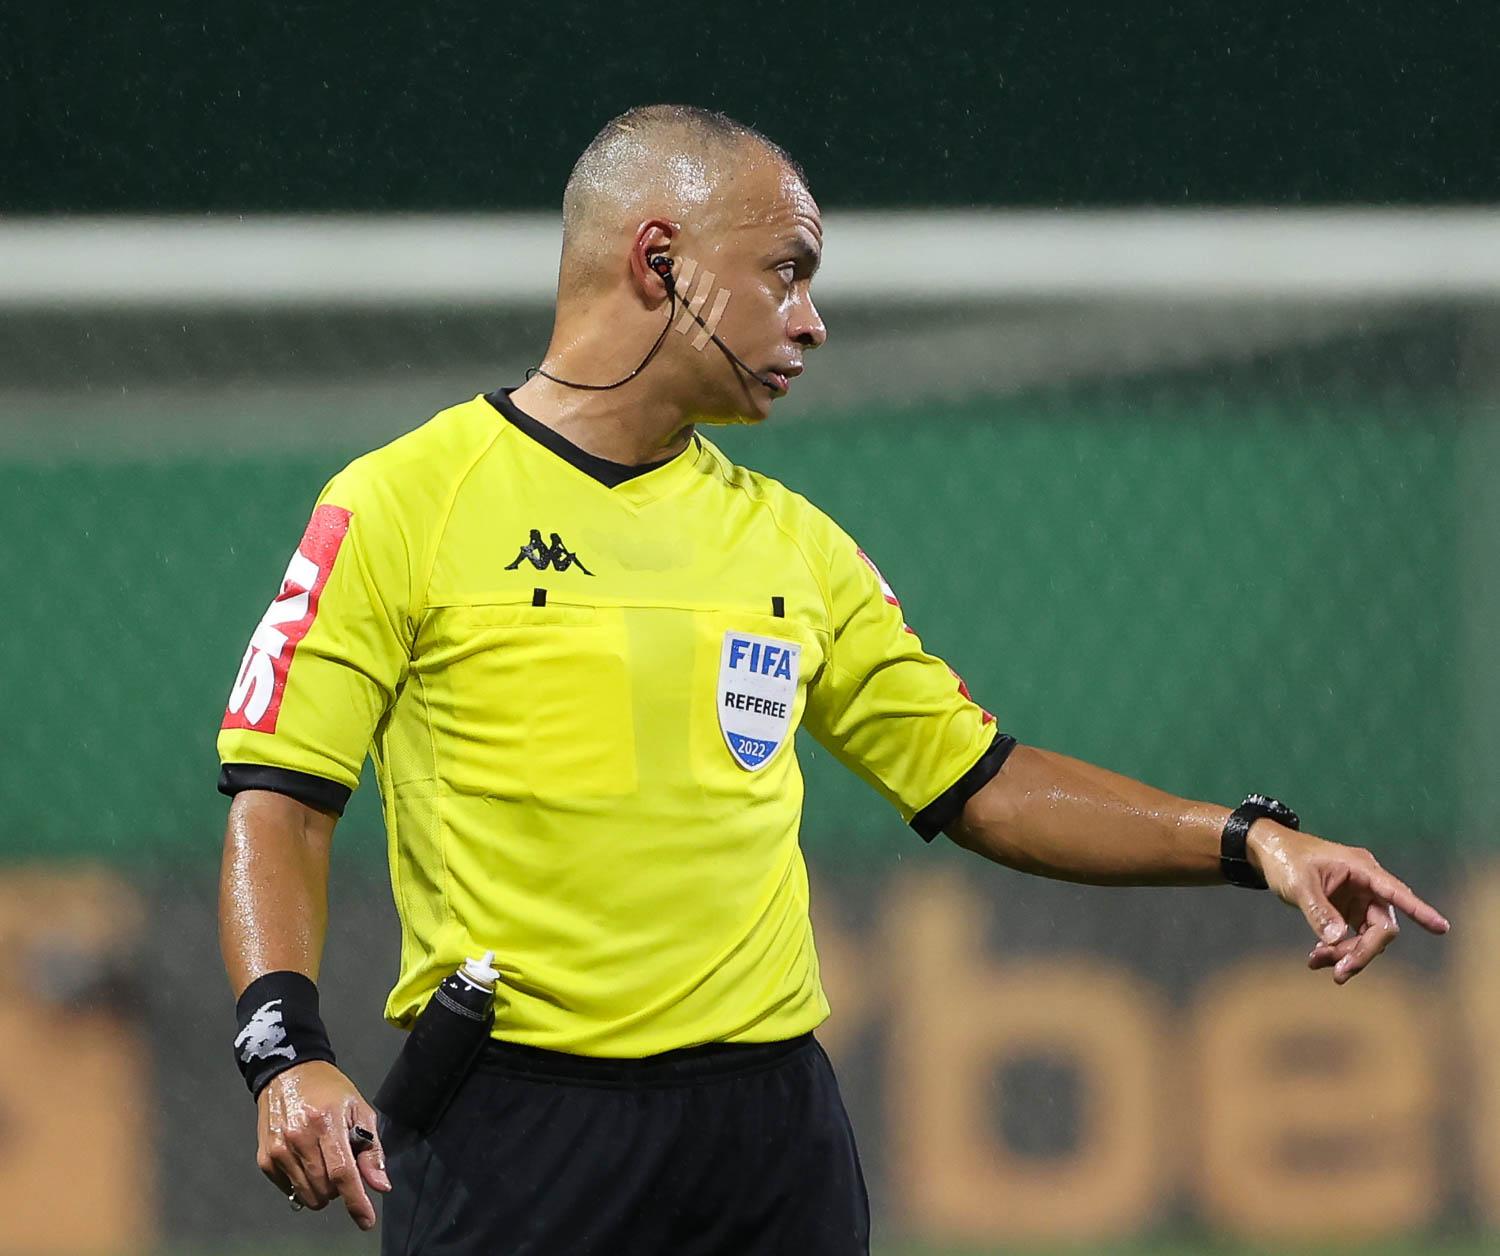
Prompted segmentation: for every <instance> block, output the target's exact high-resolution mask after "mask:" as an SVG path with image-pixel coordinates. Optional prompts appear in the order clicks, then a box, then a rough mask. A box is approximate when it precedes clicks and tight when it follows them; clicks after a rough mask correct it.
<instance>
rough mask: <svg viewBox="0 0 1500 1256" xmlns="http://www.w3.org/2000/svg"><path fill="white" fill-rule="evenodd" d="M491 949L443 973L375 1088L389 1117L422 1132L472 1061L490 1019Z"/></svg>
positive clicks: (450, 1098)
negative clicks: (398, 1052)
mask: <svg viewBox="0 0 1500 1256" xmlns="http://www.w3.org/2000/svg"><path fill="white" fill-rule="evenodd" d="M492 958H493V955H492V954H489V955H486V956H485V957H484V959H483V960H472V959H471V960H469V961H468V962H467V963H466V964H465V965H464V966H463V967H462V968H460V969H459V970H458V971H457V972H454V973H450V974H449V975H448V976H447V977H445V978H444V979H443V984H442V985H440V986H439V987H438V988H437V990H436V991H435V992H434V993H433V996H432V998H431V999H429V1000H428V1001H427V1006H426V1007H424V1008H423V1009H422V1011H421V1014H420V1015H419V1016H418V1017H417V1021H416V1024H415V1025H413V1026H412V1029H411V1032H410V1033H409V1034H408V1035H407V1038H406V1042H405V1043H404V1044H403V1045H402V1047H401V1052H400V1054H399V1055H397V1056H396V1062H395V1063H394V1064H392V1065H391V1071H390V1072H389V1073H387V1074H386V1078H385V1081H383V1082H382V1083H381V1084H380V1089H379V1090H378V1091H376V1093H375V1107H376V1109H377V1110H378V1111H380V1112H382V1113H384V1114H385V1115H386V1116H387V1117H389V1118H390V1119H391V1120H392V1121H395V1122H396V1123H397V1124H399V1125H404V1126H406V1127H407V1128H408V1129H411V1130H415V1131H416V1132H417V1133H418V1134H427V1133H429V1132H430V1131H431V1130H433V1129H435V1128H436V1127H437V1123H438V1122H439V1121H440V1120H442V1118H443V1113H444V1112H446V1111H447V1110H448V1105H449V1104H450V1103H452V1102H453V1096H454V1095H456V1094H457V1093H458V1088H459V1087H460V1086H462V1085H463V1082H464V1078H466V1077H467V1076H468V1075H469V1072H470V1070H471V1069H472V1068H473V1067H474V1062H475V1060H477V1059H478V1058H479V1053H480V1052H481V1051H482V1050H484V1044H485V1043H486V1042H488V1041H489V1039H490V1030H491V1029H492V1028H493V1027H494V1024H495V986H494V982H495V977H496V974H495V972H494V970H493V969H492V968H490V960H491V959H492Z"/></svg>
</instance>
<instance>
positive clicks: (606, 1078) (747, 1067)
mask: <svg viewBox="0 0 1500 1256" xmlns="http://www.w3.org/2000/svg"><path fill="white" fill-rule="evenodd" d="M814 1044H815V1040H814V1038H813V1036H812V1033H811V1032H808V1033H805V1034H801V1035H799V1036H798V1037H796V1038H786V1039H783V1040H782V1041H780V1042H710V1043H705V1044H704V1045H703V1046H699V1047H681V1048H679V1049H678V1050H676V1051H663V1052H662V1053H661V1054H660V1055H648V1056H643V1057H641V1058H639V1059H633V1060H620V1059H609V1058H606V1057H602V1056H593V1055H570V1054H568V1053H567V1052H565V1051H548V1050H545V1049H544V1048H542V1047H530V1046H523V1045H522V1044H521V1043H517V1042H500V1041H498V1040H497V1039H494V1038H492V1039H490V1041H489V1042H488V1043H486V1044H485V1046H484V1049H483V1050H482V1051H481V1052H480V1054H479V1059H478V1061H477V1062H476V1064H475V1066H474V1068H475V1071H476V1072H480V1073H491V1074H499V1075H501V1076H504V1077H524V1078H528V1079H530V1080H533V1081H554V1082H571V1083H572V1084H574V1085H579V1086H603V1087H608V1088H610V1089H623V1090H629V1089H633V1088H635V1087H650V1086H685V1085H692V1084H694V1083H696V1082H704V1081H711V1080H715V1079H719V1078H725V1077H737V1076H740V1075H742V1074H745V1073H756V1072H759V1071H761V1070H762V1069H768V1068H773V1067H774V1066H776V1065H777V1064H780V1063H781V1062H782V1061H783V1060H786V1059H789V1058H791V1057H792V1056H794V1055H798V1054H800V1053H801V1052H803V1051H806V1050H808V1049H810V1048H811V1047H812V1046H814Z"/></svg>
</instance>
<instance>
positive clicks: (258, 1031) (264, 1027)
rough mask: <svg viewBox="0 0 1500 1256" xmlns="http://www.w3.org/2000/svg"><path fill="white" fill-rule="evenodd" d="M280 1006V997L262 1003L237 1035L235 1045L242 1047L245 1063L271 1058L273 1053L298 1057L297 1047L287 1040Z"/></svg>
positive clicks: (289, 1058)
mask: <svg viewBox="0 0 1500 1256" xmlns="http://www.w3.org/2000/svg"><path fill="white" fill-rule="evenodd" d="M280 1006H281V1000H280V999H272V1000H271V1001H270V1002H269V1003H262V1004H261V1005H260V1006H259V1007H258V1008H256V1009H255V1014H254V1015H253V1016H251V1017H250V1019H249V1021H248V1022H247V1023H246V1025H245V1027H244V1028H243V1029H242V1030H240V1032H239V1033H238V1034H237V1035H236V1037H235V1040H234V1045H235V1046H236V1047H239V1048H240V1060H241V1061H242V1062H243V1063H245V1064H249V1063H250V1061H251V1060H269V1059H270V1058H271V1057H272V1056H273V1055H279V1056H280V1057H281V1058H282V1059H283V1060H295V1059H296V1058H297V1048H296V1047H294V1046H292V1045H291V1043H289V1042H287V1040H286V1025H285V1023H284V1022H283V1021H282V1019H281V1013H280V1012H278V1011H276V1009H277V1008H278V1007H280Z"/></svg>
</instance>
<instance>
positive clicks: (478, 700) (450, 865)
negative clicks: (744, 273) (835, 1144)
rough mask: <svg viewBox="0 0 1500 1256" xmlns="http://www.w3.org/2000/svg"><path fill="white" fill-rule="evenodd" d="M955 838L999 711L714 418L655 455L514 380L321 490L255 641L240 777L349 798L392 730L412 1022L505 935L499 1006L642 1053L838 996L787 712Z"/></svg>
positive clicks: (920, 818)
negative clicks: (580, 440) (640, 455)
mask: <svg viewBox="0 0 1500 1256" xmlns="http://www.w3.org/2000/svg"><path fill="white" fill-rule="evenodd" d="M799 725H805V726H806V727H807V728H808V729H809V730H810V731H811V733H812V734H813V736H815V737H816V738H817V739H818V740H819V741H820V742H821V743H822V744H823V745H825V746H826V747H827V748H828V749H829V751H830V752H831V753H833V754H834V755H836V756H837V757H838V758H839V759H840V760H841V761H842V762H843V763H845V764H847V765H848V766H849V767H850V768H852V769H853V770H854V771H855V772H857V773H859V775H860V776H862V777H864V778H865V779H866V780H867V781H869V782H870V784H872V785H873V786H874V787H875V788H876V789H877V790H879V791H880V793H881V794H883V795H884V796H885V797H886V798H887V799H888V800H889V801H890V802H891V803H892V804H893V805H895V806H896V807H897V808H898V809H899V810H900V812H901V814H902V816H903V817H904V818H905V819H906V820H908V821H909V822H911V823H913V825H914V826H915V827H916V828H917V830H918V832H920V833H921V834H922V835H923V836H924V837H927V838H929V839H930V838H931V837H932V836H933V835H935V834H936V833H937V832H938V831H939V829H940V828H941V827H942V826H943V825H945V824H947V823H948V821H949V820H951V819H952V818H953V817H954V816H955V815H956V814H957V813H958V811H959V809H960V808H961V807H962V805H963V803H964V801H965V800H966V799H967V798H968V797H969V796H970V795H971V794H972V793H973V792H974V791H975V790H976V789H978V788H979V786H980V785H982V784H983V783H984V782H985V781H986V780H988V779H989V778H990V777H991V776H993V775H994V774H995V772H997V771H998V770H999V768H1000V765H1001V763H1002V762H1003V761H1004V758H1005V755H1006V754H1007V753H1008V752H1009V749H1010V747H1011V746H1012V745H1013V744H1014V742H1013V741H1012V740H1011V739H1010V738H1008V737H1004V736H999V735H997V733H996V729H995V727H994V722H993V719H992V717H991V716H990V715H989V714H988V713H986V712H985V711H983V710H982V709H981V708H980V707H978V706H976V705H975V704H974V703H973V702H972V701H971V700H970V699H969V696H968V694H967V692H966V691H964V690H963V687H962V682H961V681H959V680H958V678H957V677H956V676H955V674H954V673H953V672H952V671H950V669H949V668H948V667H947V665H946V664H944V663H943V662H942V661H941V660H939V659H937V658H935V657H933V656H932V655H930V654H928V653H926V652H924V651H923V649H922V646H921V643H920V642H919V641H918V639H917V637H916V636H915V634H913V633H912V631H911V630H910V629H909V628H907V627H906V625H905V624H904V623H903V621H902V613H901V610H900V607H899V605H898V603H897V601H896V598H895V596H894V595H893V594H892V593H891V591H890V589H889V587H888V586H887V585H886V584H885V582H884V580H883V579H882V578H881V576H880V574H879V572H878V571H877V570H876V569H875V567H874V566H873V564H871V563H870V561H869V560H868V559H867V558H865V556H864V555H863V554H862V553H861V551H860V550H859V549H858V548H857V547H856V546H855V544H854V542H853V541H852V540H850V538H849V537H848V536H846V535H845V534H844V533H843V532H842V531H840V529H839V528H838V527H837V526H836V525H835V524H834V523H833V522H832V521H831V520H829V519H828V518H827V516H825V515H823V514H822V513H821V512H819V511H818V510H817V509H815V508H814V507H813V506H812V505H810V504H809V503H808V502H807V501H806V500H805V499H804V498H802V497H800V496H798V495H797V494H796V493H792V492H790V491H788V490H787V489H786V488H784V487H782V485H780V484H778V483H777V482H776V481H774V480H771V479H768V478H766V477H765V476H761V475H757V474H756V473H754V472H751V471H747V470H745V469H743V468H741V467H738V466H735V465H734V464H732V463H731V462H730V461H729V460H728V459H727V458H726V457H725V456H724V455H723V454H722V453H721V452H720V451H719V450H718V449H717V448H716V447H715V446H714V445H712V444H711V443H710V442H709V441H707V440H705V439H704V438H703V437H702V436H701V435H700V436H695V437H694V438H693V439H692V440H691V441H690V442H689V444H688V447H687V449H685V450H684V451H683V452H682V453H681V454H679V455H678V456H676V457H675V458H672V459H669V460H667V461H665V462H662V463H658V464H655V465H652V466H648V467H645V468H642V467H627V466H621V465H619V464H616V463H611V462H607V461H605V460H603V459H600V458H596V457H593V456H592V455H590V454H588V453H586V452H584V451H583V450H580V449H579V448H578V447H577V446H575V445H573V444H572V443H571V442H569V441H567V440H566V439H564V438H563V437H561V436H560V435H558V434H557V433H555V432H553V431H552V430H551V429H549V428H547V427H545V426H543V425H542V424H540V423H538V422H537V421H536V420H534V419H532V418H530V417H529V416H527V415H525V414H523V413H522V412H520V411H519V410H518V409H517V408H516V407H515V405H514V403H512V402H511V401H510V399H509V396H508V394H507V393H505V392H498V393H494V394H491V395H490V396H488V397H484V396H481V397H476V398H474V399H473V400H472V401H469V402H465V403H464V404H462V405H458V406H455V407H453V408H452V409H449V410H445V411H443V412H442V413H441V414H439V415H437V417H436V418H434V419H432V420H431V421H430V422H428V423H426V424H424V425H423V426H422V427H420V428H418V429H417V430H415V431H413V432H410V433H408V434H407V435H406V436H404V437H402V438H400V439H399V440H396V441H395V442H393V443H392V444H390V445H387V446H385V447H384V448H382V449H378V450H376V451H375V452H373V453H371V454H368V455H366V456H365V457H362V458H360V459H358V460H357V461H355V462H354V463H352V464H351V465H350V466H349V467H348V468H346V469H345V470H344V471H342V472H340V473H339V474H338V475H337V476H335V477H334V479H333V480H332V481H331V482H330V483H329V484H328V486H327V487H326V488H325V489H324V491H323V494H322V496H321V497H320V499H319V501H318V505H317V507H316V508H315V510H314V511H313V515H312V520H311V522H310V523H309V525H308V528H307V532H306V534H305V535H304V537H303V539H302V542H301V544H300V545H299V546H298V548H297V551H296V553H295V554H294V555H293V557H292V560H291V564H290V566H289V567H288V569H287V573H286V576H285V579H284V580H283V582H282V586H281V590H280V592H279V594H278V595H277V597H276V599H275V601H273V602H272V604H271V607H270V609H269V610H268V611H267V613H266V615H265V618H264V619H262V621H261V622H260V624H259V626H258V627H257V628H256V629H255V633H254V635H253V636H252V638H251V641H250V645H249V648H248V649H247V650H246V652H245V657H244V661H243V663H242V665H241V668H240V671H239V674H238V676H237V677H236V679H235V682H234V685H233V687H232V690H231V693H230V698H229V705H228V710H227V711H226V713H225V717H224V723H223V728H222V730H221V732H220V735H219V755H220V758H221V760H222V761H223V765H224V766H223V769H222V772H221V775H220V781H219V787H220V789H221V790H223V791H224V792H225V793H228V794H234V793H237V792H238V791H240V790H242V789H271V790H276V791H278V792H281V793H284V794H288V795H290V796H292V797H295V798H298V799H301V800H303V801H305V802H308V803H310V804H312V805H315V806H318V807H321V808H323V809H325V810H329V811H335V812H341V811H342V810H343V806H344V804H345V803H346V802H347V801H348V798H349V794H350V792H351V791H352V790H353V789H354V788H355V786H356V784H357V783H358V780H359V774H360V768H361V765H362V764H363V762H364V757H365V755H366V753H372V754H373V757H374V760H375V767H376V773H377V777H378V779H379V782H380V793H381V798H382V800H383V806H384V813H385V822H386V827H387V831H388V834H389V853H390V871H391V885H392V891H393V895H394V898H395V903H396V909H397V912H398V913H399V915H400V919H401V931H402V941H401V967H400V974H399V977H398V979H397V982H396V985H395V988H394V989H393V990H392V992H391V994H390V998H389V1000H388V1002H387V1005H386V1015H387V1017H388V1018H389V1019H390V1020H391V1021H393V1022H394V1023H397V1024H401V1025H408V1024H410V1022H411V1021H412V1019H413V1018H414V1017H415V1016H416V1014H417V1013H418V1012H419V1011H420V1010H421V1008H422V1007H423V1006H424V1004H425V1003H426V1000H427V999H428V997H429V996H430V995H431V994H432V992H433V990H434V989H435V988H436V987H437V985H438V982H439V981H441V979H442V978H443V977H444V976H445V975H446V974H447V973H448V972H450V971H451V970H452V969H454V968H456V967H457V966H458V965H459V964H460V963H462V961H463V959H464V958H465V957H466V956H469V955H475V954H478V953H480V952H482V951H484V950H491V949H492V950H494V951H495V952H496V955H497V956H498V958H497V960H496V965H497V967H498V968H499V969H500V970H501V973H502V985H501V989H500V991H499V999H498V1003H497V1018H496V1023H495V1031H494V1032H495V1035H496V1037H498V1038H502V1039H506V1040H508V1041H513V1042H521V1043H527V1044H530V1045H533V1046H539V1047H547V1048H551V1049H553V1050H559V1051H568V1052H574V1053H580V1054H585V1055H597V1056H624V1057H634V1056H643V1055H650V1054H654V1053H656V1052H659V1051H666V1050H670V1049H672V1048H676V1047H684V1046H691V1045H694V1044H698V1043H705V1042H763V1041H771V1040H776V1039H783V1038H789V1037H793V1036H795V1035H797V1034H801V1033H803V1032H805V1031H807V1030H809V1029H811V1028H813V1027H814V1026H815V1025H817V1024H819V1023H820V1022H821V1021H822V1020H823V1019H824V1018H825V1017H826V1016H827V1014H828V1003H827V1000H826V998H825V996H824V994H823V989H822V986H821V984H820V983H819V979H818V962H817V956H816V954H815V953H814V950H813V939H812V929H811V925H810V923H809V920H808V890H807V872H806V868H805V866H804V863H803V859H802V854H801V850H800V848H799V845H798V825H799V822H800V818H801V810H802V776H801V773H800V771H799V770H798V766H797V758H796V753H795V749H796V748H795V745H794V743H793V734H794V732H795V731H796V729H797V727H798V726H799Z"/></svg>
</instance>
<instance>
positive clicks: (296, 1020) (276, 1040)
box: [234, 971, 337, 1099]
mask: <svg viewBox="0 0 1500 1256" xmlns="http://www.w3.org/2000/svg"><path fill="white" fill-rule="evenodd" d="M234 1011H235V1019H236V1021H237V1022H238V1023H239V1032H238V1033H237V1034H235V1036H234V1062H235V1064H237V1065H238V1066H239V1070H240V1076H241V1077H243V1078H244V1079H245V1085H247V1086H248V1087H249V1088H250V1094H251V1096H252V1097H253V1098H257V1099H258V1098H260V1092H261V1091H262V1090H264V1089H265V1088H266V1085H267V1084H268V1083H269V1082H270V1081H271V1079H272V1078H273V1077H275V1076H277V1075H278V1074H280V1073H284V1072H286V1070H287V1069H289V1068H294V1067H295V1066H296V1065H298V1064H306V1063H307V1062H308V1061H309V1060H327V1061H328V1063H330V1064H336V1063H337V1061H336V1060H335V1059H334V1055H333V1044H332V1043H330V1042H329V1041H328V1030H326V1029H325V1028H324V1027H323V1018H322V1017H321V1016H319V1015H318V987H317V986H316V985H314V984H313V982H312V980H311V979H310V978H309V977H307V976H305V975H304V974H302V973H298V972H289V971H281V972H274V973H266V974H265V976H263V977H257V978H256V979H255V980H254V981H252V982H251V983H250V984H249V985H248V986H246V987H245V993H244V994H242V995H240V997H239V1002H238V1003H236V1004H235V1009H234Z"/></svg>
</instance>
